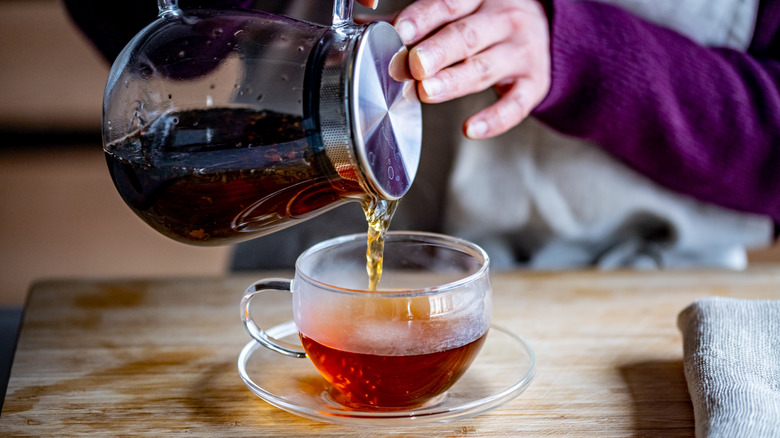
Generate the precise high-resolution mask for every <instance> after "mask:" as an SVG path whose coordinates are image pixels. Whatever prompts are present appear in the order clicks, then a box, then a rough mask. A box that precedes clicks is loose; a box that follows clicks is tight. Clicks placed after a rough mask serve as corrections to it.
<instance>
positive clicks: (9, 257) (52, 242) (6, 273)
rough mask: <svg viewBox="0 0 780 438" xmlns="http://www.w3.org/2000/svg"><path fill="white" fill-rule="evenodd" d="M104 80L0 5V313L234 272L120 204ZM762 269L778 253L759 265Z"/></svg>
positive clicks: (75, 41) (39, 23) (52, 2)
mask: <svg viewBox="0 0 780 438" xmlns="http://www.w3.org/2000/svg"><path fill="white" fill-rule="evenodd" d="M108 70H109V65H107V64H106V63H105V62H104V61H103V60H102V58H100V57H99V56H98V54H97V52H96V51H95V50H94V49H93V48H92V46H91V45H90V43H89V42H88V41H87V40H86V38H85V37H84V36H83V35H82V34H81V33H80V31H79V30H78V29H77V28H76V27H74V25H73V24H72V22H71V21H70V18H69V16H68V15H67V13H66V11H65V8H64V6H63V4H61V3H60V1H58V0H0V278H1V279H2V281H0V309H3V308H9V307H10V308H19V307H21V306H22V305H23V303H24V299H25V296H26V293H27V291H28V289H29V287H30V285H31V284H32V283H33V282H35V281H37V280H41V279H47V278H63V277H66V278H68V277H87V278H90V277H129V276H146V277H156V276H187V275H220V274H223V273H225V272H227V266H228V262H229V257H230V253H229V251H230V248H228V247H217V248H202V247H194V246H188V245H184V244H180V243H177V242H174V241H172V240H169V239H167V238H165V237H162V236H161V235H159V234H157V232H156V231H153V230H152V229H151V228H150V227H148V226H147V225H145V224H144V223H142V222H141V220H140V219H138V218H137V217H136V216H135V215H134V214H133V213H132V212H131V211H130V209H129V208H128V207H127V206H126V205H125V204H124V203H123V202H122V200H121V199H120V198H119V195H118V194H117V192H116V190H115V189H114V187H113V184H112V182H111V180H110V177H109V175H108V169H107V167H106V164H105V162H104V159H103V152H102V145H101V137H100V123H101V120H100V119H101V105H102V95H103V89H104V87H105V81H106V78H107V76H108ZM766 261H780V248H773V249H771V250H767V251H762V252H757V253H753V254H751V262H754V263H757V262H766ZM0 331H1V330H0Z"/></svg>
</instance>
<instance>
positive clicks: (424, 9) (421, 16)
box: [395, 0, 483, 45]
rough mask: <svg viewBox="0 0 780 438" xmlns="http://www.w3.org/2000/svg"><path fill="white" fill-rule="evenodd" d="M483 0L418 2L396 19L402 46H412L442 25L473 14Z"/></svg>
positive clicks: (429, 0)
mask: <svg viewBox="0 0 780 438" xmlns="http://www.w3.org/2000/svg"><path fill="white" fill-rule="evenodd" d="M482 1H483V0H418V1H416V2H414V3H412V4H411V5H409V6H408V7H407V8H406V9H404V10H403V11H401V12H400V13H399V14H398V17H396V21H395V28H396V29H397V30H398V33H399V34H400V35H401V39H402V40H403V42H404V44H407V45H410V44H414V43H416V42H417V41H419V40H420V39H422V38H423V37H425V36H426V35H428V34H430V33H431V32H433V31H434V30H436V29H438V28H439V27H441V26H442V25H444V24H446V23H449V22H452V21H454V20H456V19H458V18H461V17H464V16H466V15H469V14H471V13H472V12H474V11H475V10H476V9H477V8H478V7H479V5H480V4H481V3H482Z"/></svg>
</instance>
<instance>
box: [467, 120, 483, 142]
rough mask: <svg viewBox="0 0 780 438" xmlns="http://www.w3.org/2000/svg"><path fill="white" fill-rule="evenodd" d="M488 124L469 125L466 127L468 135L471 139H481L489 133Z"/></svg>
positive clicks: (480, 122) (476, 123)
mask: <svg viewBox="0 0 780 438" xmlns="http://www.w3.org/2000/svg"><path fill="white" fill-rule="evenodd" d="M487 128H488V126H487V123H485V122H483V121H479V122H473V123H469V126H468V127H466V135H467V136H468V137H469V138H481V137H482V136H483V135H485V133H486V132H487Z"/></svg>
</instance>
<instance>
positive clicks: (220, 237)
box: [105, 108, 364, 245]
mask: <svg viewBox="0 0 780 438" xmlns="http://www.w3.org/2000/svg"><path fill="white" fill-rule="evenodd" d="M310 136H311V134H309V133H307V131H306V129H305V128H304V121H303V120H302V118H301V117H297V116H291V115H285V114H279V113H274V112H271V111H254V110H250V109H244V110H242V109H236V108H230V109H201V110H192V111H187V112H172V113H166V114H163V115H161V116H160V117H158V118H157V119H156V120H154V121H153V122H151V123H150V124H149V125H148V126H147V127H145V128H144V129H142V130H140V131H138V132H137V133H135V134H133V135H130V136H128V137H126V138H123V139H121V140H119V141H117V142H114V143H111V144H107V145H106V147H105V151H106V159H107V161H108V165H109V169H110V172H111V177H112V179H113V180H114V184H115V185H116V188H117V190H118V191H119V193H120V194H121V196H122V198H123V199H124V201H125V202H126V203H127V204H128V205H129V206H130V207H131V208H132V209H133V211H134V212H135V213H136V214H138V215H139V216H140V217H141V218H143V219H144V220H145V221H146V222H148V223H149V224H150V225H152V226H153V227H154V228H155V229H157V230H158V231H160V232H162V233H163V234H165V235H167V236H169V237H171V238H174V239H176V240H179V241H184V242H188V243H201V244H210V245H218V244H225V243H230V242H234V241H239V240H243V239H245V238H247V237H249V236H248V234H252V237H256V235H254V234H253V233H252V232H253V231H256V230H263V232H266V233H267V232H272V231H275V230H276V229H279V228H281V227H286V226H289V225H291V224H292V223H294V221H295V220H303V219H307V218H308V216H309V215H310V214H311V213H312V212H314V211H317V210H320V209H322V208H324V207H326V206H328V205H338V203H339V202H346V200H348V199H349V198H352V197H360V198H362V196H363V195H364V190H363V188H361V187H360V184H359V183H358V182H357V181H355V180H348V179H344V178H341V177H340V175H339V174H338V172H336V170H335V169H333V167H332V165H331V162H330V160H329V159H328V157H327V156H326V153H325V152H324V151H323V150H319V151H317V150H315V149H313V148H312V147H311V141H312V139H311V138H307V137H310Z"/></svg>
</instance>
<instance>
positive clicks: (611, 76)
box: [534, 0, 780, 223]
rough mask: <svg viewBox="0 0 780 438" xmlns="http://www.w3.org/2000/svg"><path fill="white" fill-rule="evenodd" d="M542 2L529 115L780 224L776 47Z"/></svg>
mask: <svg viewBox="0 0 780 438" xmlns="http://www.w3.org/2000/svg"><path fill="white" fill-rule="evenodd" d="M548 5H549V6H550V7H549V8H548V13H551V49H552V85H551V89H550V92H549V94H548V96H547V97H546V98H545V100H544V101H543V102H542V103H541V104H540V105H539V106H538V107H537V108H536V109H535V110H534V116H535V117H536V118H538V119H539V120H540V121H542V122H543V123H545V124H547V125H548V126H550V127H551V128H553V129H555V130H557V131H559V132H561V133H564V134H567V135H571V136H576V137H579V138H583V139H587V140H590V141H592V142H594V143H596V144H597V145H599V146H600V147H602V148H604V149H605V150H607V151H608V152H610V153H612V154H613V155H614V156H616V157H617V158H618V159H620V160H622V161H624V162H625V163H626V164H627V165H629V166H630V167H632V168H634V169H636V170H637V171H639V172H640V173H643V174H645V175H647V176H648V177H650V178H651V179H653V180H654V181H656V182H657V183H659V184H661V185H664V186H666V187H668V188H670V189H672V190H675V191H678V192H681V193H684V194H687V195H691V196H693V197H695V198H698V199H700V200H702V201H706V202H710V203H714V204H717V205H721V206H724V207H728V208H733V209H736V210H741V211H746V212H751V213H757V214H763V215H768V216H770V217H772V218H773V220H774V221H775V223H780V62H779V61H778V59H777V56H776V55H777V51H775V53H774V55H775V56H774V57H772V56H753V55H751V54H747V53H740V52H737V51H734V50H730V49H722V48H708V47H703V46H701V45H698V44H697V43H695V42H693V41H691V40H690V39H688V38H686V37H684V36H682V35H680V34H678V33H675V32H673V31H670V30H668V29H665V28H662V27H660V26H657V25H654V24H651V23H649V22H647V21H644V20H642V19H640V18H638V17H636V16H635V15H633V14H631V13H629V12H627V11H624V10H622V9H619V8H616V7H614V6H610V5H606V4H603V3H597V2H590V1H578V2H574V1H571V0H553V1H552V3H551V4H548ZM775 21H776V20H775ZM765 33H766V32H764V34H765ZM775 33H776V29H775V30H774V31H772V34H773V35H774V34H775Z"/></svg>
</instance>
